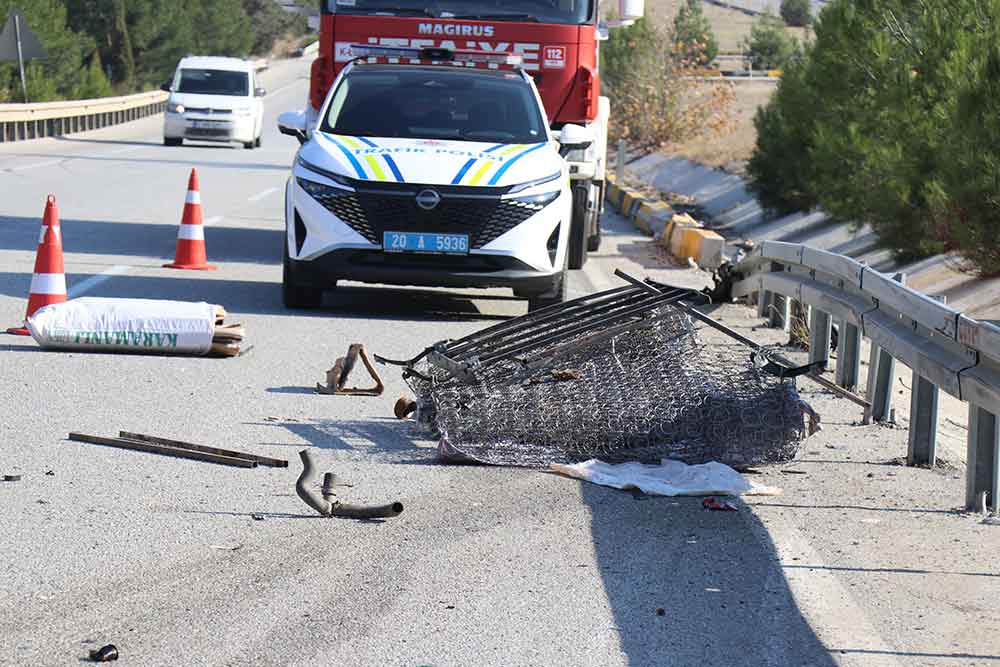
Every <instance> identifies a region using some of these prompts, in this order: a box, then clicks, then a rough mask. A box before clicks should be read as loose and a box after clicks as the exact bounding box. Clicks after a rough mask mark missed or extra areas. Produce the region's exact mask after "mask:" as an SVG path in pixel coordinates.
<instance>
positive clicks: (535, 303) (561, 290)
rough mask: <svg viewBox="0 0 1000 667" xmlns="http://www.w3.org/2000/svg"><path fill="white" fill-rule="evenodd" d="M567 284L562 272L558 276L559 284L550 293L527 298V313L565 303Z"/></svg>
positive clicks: (564, 274)
mask: <svg viewBox="0 0 1000 667" xmlns="http://www.w3.org/2000/svg"><path fill="white" fill-rule="evenodd" d="M567 283H569V281H568V280H567V279H566V271H565V270H564V271H563V272H562V273H561V274H559V284H558V285H557V286H555V287H553V288H552V290H551V291H549V292H544V293H542V294H538V295H536V296H531V297H528V312H529V313H533V312H535V311H536V310H541V309H542V308H548V307H549V306H554V305H556V304H560V303H562V302H563V301H565V300H566V285H567Z"/></svg>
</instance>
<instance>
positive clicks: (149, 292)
mask: <svg viewBox="0 0 1000 667" xmlns="http://www.w3.org/2000/svg"><path fill="white" fill-rule="evenodd" d="M67 270H68V271H69V272H70V273H69V275H67V278H66V284H67V286H68V287H69V289H70V291H72V289H73V286H74V285H76V284H79V283H81V282H83V281H84V280H87V279H89V278H91V277H93V275H94V274H91V273H73V272H72V270H73V267H72V264H71V263H67ZM163 273H164V275H163V277H153V276H136V275H132V274H129V273H126V274H124V275H119V276H114V277H113V278H111V279H109V280H107V281H106V282H103V283H100V284H99V285H96V286H95V287H93V288H92V289H90V290H89V291H88V292H87V293H86V294H85V296H99V297H119V298H131V299H167V300H173V301H207V302H209V303H218V304H222V305H223V306H225V307H226V310H227V311H229V312H230V313H232V314H233V315H237V314H254V315H287V316H290V317H310V318H351V317H364V318H366V319H369V320H387V321H396V320H407V321H418V322H440V321H450V322H466V321H483V320H506V319H508V318H509V317H511V316H512V315H510V314H506V313H503V312H497V311H496V310H492V309H490V310H485V309H486V308H489V307H490V306H491V305H495V304H491V303H490V302H492V301H496V302H498V303H503V302H506V301H509V300H512V298H511V297H504V296H494V295H491V294H476V295H471V294H464V293H451V292H446V291H430V290H416V289H395V288H392V287H366V286H345V287H342V288H337V289H336V290H333V291H331V292H327V294H326V299H325V302H324V305H323V307H322V308H319V309H316V310H290V309H288V308H286V307H285V306H284V304H283V303H282V301H281V285H280V283H279V282H277V281H278V280H280V276H279V275H278V274H277V273H276V274H275V282H270V281H264V280H225V279H219V278H218V276H220V275H222V274H223V271H213V272H201V271H171V270H170V269H163ZM30 285H31V274H30V273H4V272H0V294H3V295H7V296H12V297H17V298H27V295H28V289H29V287H30ZM491 311H492V312H491ZM418 351H419V350H416V349H415V350H414V353H416V352H418Z"/></svg>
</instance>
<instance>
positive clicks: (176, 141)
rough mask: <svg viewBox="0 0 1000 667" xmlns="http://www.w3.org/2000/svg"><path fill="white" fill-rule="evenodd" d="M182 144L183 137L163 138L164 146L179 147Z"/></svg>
mask: <svg viewBox="0 0 1000 667" xmlns="http://www.w3.org/2000/svg"><path fill="white" fill-rule="evenodd" d="M183 143H184V138H183V137H163V145H164V146H180V145H181V144H183Z"/></svg>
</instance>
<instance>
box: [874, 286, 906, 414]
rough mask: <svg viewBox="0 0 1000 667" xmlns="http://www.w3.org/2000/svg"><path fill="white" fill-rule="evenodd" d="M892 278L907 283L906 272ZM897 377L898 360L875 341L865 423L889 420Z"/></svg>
mask: <svg viewBox="0 0 1000 667" xmlns="http://www.w3.org/2000/svg"><path fill="white" fill-rule="evenodd" d="M892 279H893V280H895V281H896V282H899V283H902V284H904V285H905V284H906V275H905V274H902V273H897V274H896V275H894V276H893V277H892ZM895 377H896V360H895V359H893V357H892V355H891V354H889V353H888V352H886V351H885V350H883V349H882V348H880V347H879V346H878V345H875V343H874V342H873V343H872V349H871V356H870V357H869V359H868V386H867V387H866V388H865V397H866V398H867V399H868V403H870V405H869V407H868V409H867V410H865V418H864V423H865V424H871V423H872V422H873V421H876V422H884V421H889V417H890V416H891V414H892V382H893V380H894V379H895Z"/></svg>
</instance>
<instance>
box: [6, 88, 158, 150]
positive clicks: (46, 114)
mask: <svg viewBox="0 0 1000 667" xmlns="http://www.w3.org/2000/svg"><path fill="white" fill-rule="evenodd" d="M167 97H169V95H168V94H167V93H165V92H163V91H160V90H157V91H153V92H149V93H139V94H137V95H126V96H124V97H104V98H100V99H95V100H74V101H68V102H41V103H35V104H0V143H4V142H10V141H21V140H24V139H39V138H41V137H53V136H60V135H63V134H69V133H71V132H84V131H86V130H96V129H98V128H101V127H107V126H109V125H117V124H119V123H127V122H129V121H132V120H137V119H139V118H145V117H146V116H152V115H155V114H158V113H162V111H163V107H164V105H165V104H166V102H167Z"/></svg>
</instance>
